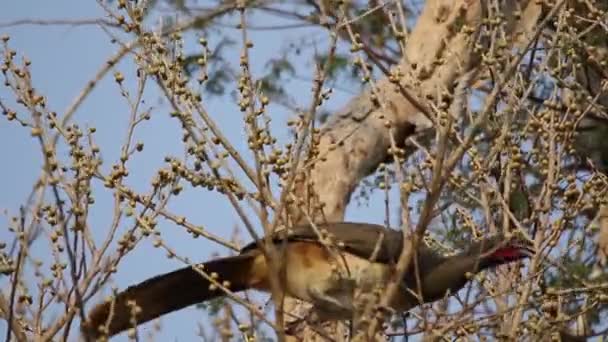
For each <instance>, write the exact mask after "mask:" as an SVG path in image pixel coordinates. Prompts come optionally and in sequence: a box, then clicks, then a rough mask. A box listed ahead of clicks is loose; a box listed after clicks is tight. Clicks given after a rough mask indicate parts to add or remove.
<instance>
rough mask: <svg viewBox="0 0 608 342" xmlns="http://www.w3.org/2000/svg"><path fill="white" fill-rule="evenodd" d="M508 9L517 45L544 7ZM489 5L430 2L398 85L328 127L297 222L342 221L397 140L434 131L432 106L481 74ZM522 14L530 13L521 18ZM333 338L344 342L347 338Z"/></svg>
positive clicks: (380, 84) (468, 0) (364, 99)
mask: <svg viewBox="0 0 608 342" xmlns="http://www.w3.org/2000/svg"><path fill="white" fill-rule="evenodd" d="M502 3H506V5H505V7H504V8H502V9H501V11H502V14H503V15H504V17H505V18H506V19H507V20H508V21H509V23H510V24H509V25H508V29H509V30H511V31H510V33H511V35H510V36H511V37H514V39H512V41H511V42H510V43H517V42H518V41H520V40H521V38H522V36H525V35H526V33H528V32H529V30H531V29H533V28H534V26H535V25H534V24H535V23H536V22H537V20H538V17H539V13H540V10H539V5H537V4H536V1H524V0H521V1H504V2H502ZM485 6H486V3H485V2H484V1H477V0H428V1H426V3H425V6H424V10H423V11H422V13H421V15H420V17H419V18H418V22H417V23H416V26H415V28H414V29H413V31H412V32H411V33H410V34H409V36H408V39H407V45H406V49H405V54H404V56H403V57H402V59H401V61H400V63H399V65H398V66H397V67H396V68H394V69H393V74H394V75H395V76H396V77H395V78H391V79H392V81H393V82H391V80H389V79H388V78H383V79H381V80H379V81H377V82H376V84H375V87H372V89H373V88H375V89H376V91H374V90H367V91H365V92H364V93H362V94H361V95H359V96H357V97H355V98H353V99H352V100H351V101H350V102H349V103H348V104H347V105H346V106H345V108H344V109H343V110H341V111H339V112H338V113H336V114H334V115H333V116H332V117H331V118H330V119H329V120H328V122H327V123H326V124H325V125H324V127H323V128H322V130H321V132H320V136H319V137H318V139H319V140H318V145H316V147H315V148H316V152H315V154H314V155H316V156H318V157H317V159H318V160H314V166H313V167H312V169H311V170H310V171H309V173H308V174H306V176H305V177H300V178H299V180H298V182H297V184H296V194H297V196H298V197H299V198H300V201H299V202H298V203H297V208H292V210H291V215H292V219H293V220H294V221H296V222H302V221H306V217H307V216H306V215H303V214H302V209H303V210H304V211H308V217H311V218H313V220H317V221H342V220H343V219H344V213H345V209H346V206H347V205H348V202H349V200H350V197H351V194H352V193H353V191H354V190H355V188H356V187H357V185H358V184H359V182H360V181H361V180H362V179H363V178H364V177H366V176H368V175H369V174H371V173H372V172H374V171H375V170H376V168H377V167H378V165H379V164H380V163H382V162H384V161H387V160H389V159H390V154H389V148H390V147H391V135H392V138H393V139H394V142H395V143H396V145H397V146H403V144H404V142H405V140H406V139H407V138H408V137H410V136H411V135H412V134H413V133H415V132H418V131H421V130H425V129H428V128H432V127H433V123H432V122H433V121H434V119H431V116H432V115H434V114H433V113H432V111H431V110H430V106H429V105H427V103H429V102H428V101H433V102H435V103H438V102H440V101H441V97H442V96H443V95H444V94H446V93H447V94H451V93H452V92H453V89H454V86H455V85H456V84H457V82H458V81H459V80H460V79H461V78H462V77H463V76H464V75H470V74H471V73H475V72H476V71H477V69H476V68H477V67H478V65H479V64H480V63H479V62H480V53H482V52H483V51H482V49H475V48H474V45H475V44H476V43H482V44H483V42H480V41H478V32H479V31H480V29H481V22H482V19H483V18H484V17H485V16H486V13H487V12H488V11H487V8H485ZM519 9H521V14H522V15H516V12H518V10H519ZM524 40H525V38H524ZM395 79H396V80H398V81H397V82H395V81H394V80H395ZM397 83H398V84H399V86H397V85H396V84H397ZM374 97H375V98H377V99H378V101H377V102H376V103H379V105H376V104H375V102H374ZM307 172H308V171H307ZM311 203H312V205H311ZM320 208H322V210H318V209H320ZM294 209H296V210H294ZM292 308H293V303H287V309H288V310H290V311H292ZM299 309H301V308H299ZM297 311H300V312H301V310H297ZM333 328H335V327H333ZM313 335H314V334H313V333H312V330H310V329H306V331H305V332H304V333H303V334H302V335H301V336H299V338H301V339H302V340H305V341H313V340H314V339H313ZM332 336H334V337H335V338H336V340H340V338H338V336H339V335H333V334H332ZM321 340H322V338H321Z"/></svg>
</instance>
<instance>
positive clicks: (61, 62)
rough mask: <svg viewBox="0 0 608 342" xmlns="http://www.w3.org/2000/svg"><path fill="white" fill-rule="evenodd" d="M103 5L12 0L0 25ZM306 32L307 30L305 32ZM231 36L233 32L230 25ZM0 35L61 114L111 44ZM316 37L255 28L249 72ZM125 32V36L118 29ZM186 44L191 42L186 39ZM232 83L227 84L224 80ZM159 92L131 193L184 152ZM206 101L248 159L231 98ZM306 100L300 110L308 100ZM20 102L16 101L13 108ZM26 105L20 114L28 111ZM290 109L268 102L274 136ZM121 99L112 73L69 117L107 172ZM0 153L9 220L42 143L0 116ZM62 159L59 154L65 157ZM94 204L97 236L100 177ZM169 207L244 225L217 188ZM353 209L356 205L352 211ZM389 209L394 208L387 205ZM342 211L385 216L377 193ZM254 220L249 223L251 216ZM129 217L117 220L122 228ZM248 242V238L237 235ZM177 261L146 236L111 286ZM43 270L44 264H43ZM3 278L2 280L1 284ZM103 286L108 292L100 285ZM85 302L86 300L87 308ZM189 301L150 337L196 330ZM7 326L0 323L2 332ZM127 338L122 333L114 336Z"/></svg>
mask: <svg viewBox="0 0 608 342" xmlns="http://www.w3.org/2000/svg"><path fill="white" fill-rule="evenodd" d="M103 15H104V12H103V11H102V9H101V8H100V7H99V6H98V5H97V3H96V2H95V1H82V0H54V1H40V0H38V1H36V0H19V1H9V2H7V3H6V4H4V5H3V10H2V11H0V23H6V22H9V21H14V20H18V19H86V18H100V17H103ZM256 19H258V20H260V23H262V24H264V25H272V24H275V23H278V19H276V18H272V17H263V18H261V17H257V18H256ZM307 30H308V31H307ZM234 32H235V34H236V33H238V32H237V31H234ZM3 33H7V34H9V35H10V37H11V41H10V46H11V48H13V49H14V50H16V51H17V52H18V53H19V55H20V56H21V55H22V54H23V55H25V56H27V57H28V58H29V59H30V60H31V61H32V74H33V81H34V86H35V88H36V89H38V90H39V91H40V92H41V93H42V94H44V95H45V96H46V97H47V103H48V107H49V108H51V109H52V110H54V111H56V112H57V113H58V115H62V113H63V112H64V111H65V109H66V108H67V107H68V106H69V105H70V103H71V102H72V101H73V99H74V98H75V97H76V96H77V95H78V93H79V92H80V91H81V90H82V88H83V86H84V85H85V84H86V82H87V81H88V80H90V79H91V78H92V77H93V75H94V74H95V73H96V72H97V70H99V69H100V68H101V66H102V65H103V63H104V62H105V61H106V60H107V59H108V57H109V56H111V55H112V54H113V53H115V52H116V51H117V49H118V47H117V46H116V45H113V44H111V43H110V37H109V36H108V35H107V34H106V33H105V32H104V31H103V30H102V29H101V28H100V27H98V26H94V25H91V26H74V27H72V26H36V25H22V26H14V27H0V34H3ZM301 36H308V38H311V37H313V38H314V37H317V36H318V37H319V40H318V42H319V44H318V48H319V49H323V48H324V47H326V46H327V40H326V39H323V34H322V33H320V32H319V31H312V30H311V29H300V30H296V31H285V32H281V31H279V32H275V31H253V32H250V38H251V40H252V41H254V42H255V47H254V48H253V49H251V57H252V66H253V72H254V76H258V77H259V76H260V75H262V73H263V71H264V66H265V65H266V62H267V61H268V60H269V59H271V58H273V57H275V56H277V54H278V53H280V51H281V49H283V48H284V47H285V46H286V44H287V42H288V41H290V40H294V39H296V38H297V37H301ZM235 37H237V36H235ZM124 38H126V39H127V38H128V37H127V36H124ZM215 38H216V37H213V36H208V37H207V39H208V40H209V42H210V46H211V48H213V47H214V44H217V39H215ZM191 40H192V41H190V42H187V46H193V44H194V38H193V37H191ZM239 53H240V48H239V47H238V46H235V47H233V48H231V50H230V53H228V54H227V56H228V58H229V59H230V60H231V62H232V63H237V61H238V57H239ZM296 62H297V63H298V67H299V68H300V69H301V70H302V71H303V72H302V75H303V76H306V77H308V78H312V63H311V60H310V58H309V56H308V57H307V56H304V57H301V58H300V60H298V61H296ZM116 70H118V71H120V72H122V73H123V74H125V77H126V81H125V85H126V87H127V88H128V89H130V90H131V91H134V90H135V77H134V76H133V73H134V71H135V68H134V64H133V63H132V60H131V58H130V57H129V58H126V59H124V60H123V61H122V62H121V63H120V64H119V65H118V66H117V67H116ZM288 86H289V88H288V89H289V90H290V92H291V94H297V95H293V96H294V97H295V98H296V99H297V100H298V104H299V105H301V106H303V107H304V106H306V107H307V106H308V103H309V102H310V96H311V95H310V89H311V83H309V82H306V81H294V82H291V83H290V84H289V85H288ZM231 87H232V89H230V90H233V89H234V86H233V85H231ZM334 94H335V95H334V96H333V98H332V100H331V101H330V102H329V104H328V106H329V107H328V108H338V107H340V106H341V105H343V104H344V103H345V102H346V101H347V100H348V98H350V96H351V95H350V94H348V93H344V92H340V91H334ZM0 98H1V99H2V101H6V102H7V103H9V104H12V100H11V99H12V98H13V97H12V95H11V94H9V93H8V91H7V89H6V88H4V87H2V88H0ZM159 99H161V96H160V94H159V92H158V89H157V88H156V86H155V84H154V83H153V82H150V83H149V84H148V87H147V89H146V95H145V97H144V101H145V102H146V104H147V105H149V106H153V108H154V109H153V112H152V120H150V121H148V122H145V123H144V124H143V125H141V126H140V127H139V128H138V129H137V130H136V132H135V139H134V140H135V141H143V142H144V143H145V149H144V151H143V152H142V153H139V154H137V155H136V156H134V158H133V159H132V160H131V162H130V164H129V165H130V167H129V170H130V175H129V177H128V179H127V181H126V183H127V184H129V185H130V186H132V187H133V188H134V189H136V190H138V191H142V192H145V191H147V190H148V189H149V184H150V180H151V178H152V175H153V174H154V171H155V170H156V169H158V167H160V166H161V165H163V159H164V157H165V156H166V155H174V156H178V157H181V156H183V155H184V150H183V145H182V144H181V140H180V139H181V130H180V126H179V125H178V123H177V122H176V121H174V120H172V119H171V118H169V116H168V115H167V113H168V109H167V107H166V105H165V104H164V103H162V102H159ZM204 103H205V105H206V108H207V109H208V111H209V112H210V113H211V115H212V116H213V118H214V119H215V120H217V122H218V124H219V125H220V126H221V127H222V129H223V130H224V133H225V134H226V135H227V136H228V137H229V139H230V140H231V141H232V142H233V144H235V145H236V147H237V148H238V149H239V151H241V152H243V153H244V154H245V155H246V156H247V158H248V160H251V159H250V158H249V154H248V152H247V150H246V142H245V140H244V139H241V135H242V134H243V132H244V129H243V122H242V120H241V113H240V112H239V110H238V108H237V107H236V105H235V104H234V101H233V100H232V99H230V98H229V97H228V96H225V97H222V98H217V97H216V98H211V97H205V102H204ZM306 107H304V108H306ZM14 108H17V107H14ZM26 114H27V113H22V115H26ZM289 115H290V113H289V112H288V111H286V110H285V109H283V108H282V107H279V106H273V107H271V116H272V119H273V125H274V127H275V132H276V133H277V135H278V136H279V137H280V138H282V139H283V141H284V142H285V141H287V140H286V139H287V138H288V136H287V134H286V132H287V130H286V129H285V127H286V126H285V125H284V123H285V121H286V119H287V118H289ZM128 117H129V112H128V106H127V105H126V102H125V100H124V98H122V97H121V96H120V91H119V89H118V87H117V86H116V84H115V82H114V80H113V77H112V76H111V74H109V75H108V77H106V78H105V79H103V80H102V81H101V82H100V83H99V84H98V86H97V87H96V88H95V90H94V91H93V93H92V94H91V95H90V96H89V97H88V98H87V99H86V101H85V102H84V104H83V105H82V106H81V107H80V108H79V110H78V112H77V113H76V115H75V118H74V121H75V122H77V123H78V124H79V125H80V126H81V127H92V126H94V127H96V128H97V133H96V135H95V139H96V142H97V144H98V145H99V146H100V147H101V151H102V156H103V159H104V161H105V163H104V170H108V168H109V165H111V164H113V163H114V162H116V161H117V160H118V156H119V153H120V146H121V144H122V143H123V141H124V138H125V136H126V124H127V122H128ZM0 158H1V160H4V161H9V162H8V163H7V164H5V165H3V166H2V167H1V168H0V189H1V190H0V225H1V226H6V223H7V218H8V217H9V216H10V215H14V214H15V213H17V212H18V208H19V205H20V204H22V203H23V202H24V201H25V199H26V197H27V196H28V194H29V193H30V190H31V188H32V185H33V182H34V181H35V180H36V179H37V177H38V176H39V175H40V164H41V158H40V150H39V147H38V145H37V142H36V141H35V140H34V139H33V138H31V137H30V132H29V129H26V128H23V127H21V126H19V125H18V124H15V123H14V122H8V121H7V120H5V119H4V118H0ZM63 158H66V155H64V156H63ZM95 190H97V191H96V193H95V197H96V204H95V205H94V206H93V209H92V212H91V215H90V218H89V224H90V226H91V227H92V229H93V230H95V231H97V232H98V233H99V234H100V235H102V234H104V233H105V230H106V229H107V228H108V227H109V224H110V220H111V218H112V195H111V193H110V192H108V191H107V190H105V189H103V187H101V186H100V185H99V184H97V185H96V186H95ZM393 203H395V205H397V204H398V201H394V202H393ZM169 209H170V210H171V211H172V212H174V213H175V214H178V215H183V216H185V217H187V219H188V221H190V222H193V223H195V224H197V225H201V226H204V227H205V228H206V229H209V230H210V231H212V232H213V233H215V234H217V235H220V236H223V237H227V238H229V237H230V236H231V235H232V234H233V229H234V228H235V227H241V228H242V226H241V225H240V221H239V220H238V218H237V216H236V215H235V212H234V211H233V209H232V208H231V207H230V205H229V203H228V201H227V200H226V199H225V198H224V197H222V196H220V195H219V194H217V193H210V192H207V191H204V190H201V189H200V188H199V189H194V190H193V189H187V190H186V191H184V193H183V194H181V195H180V196H179V197H177V198H176V199H174V200H173V201H172V202H171V203H170V204H169ZM353 209H356V210H353ZM391 210H392V211H393V212H396V210H395V208H391ZM6 213H8V214H9V216H7V215H6ZM347 218H348V219H350V220H355V221H366V222H376V223H382V222H383V220H384V203H383V195H382V194H381V193H378V192H376V193H375V194H374V196H373V197H372V199H371V201H370V204H369V206H363V207H355V205H351V208H350V210H349V211H348V213H347ZM254 222H255V221H254ZM129 223H130V221H128V220H126V221H125V223H124V224H123V225H122V226H124V227H125V228H128V227H129ZM159 225H160V227H161V228H160V230H161V231H162V234H163V237H164V239H165V241H167V242H168V244H169V245H170V246H171V247H173V248H175V249H177V250H179V252H180V254H181V255H182V256H187V257H189V258H190V259H191V260H192V261H200V260H204V259H206V258H208V257H209V256H210V255H211V254H212V253H216V252H217V253H225V252H226V250H224V249H222V248H221V247H219V246H217V245H213V244H211V243H208V242H206V241H203V240H202V239H197V240H193V239H191V238H190V237H189V235H188V234H186V233H185V232H184V231H183V229H181V228H179V227H176V226H175V225H173V224H172V223H170V222H167V221H162V220H160V221H159ZM9 238H10V236H9V235H8V234H7V232H6V230H4V229H3V230H1V231H0V240H2V241H7V240H8V239H9ZM243 239H244V240H245V242H247V241H249V238H248V237H247V236H246V235H243ZM48 252H49V249H48V245H47V244H46V242H42V243H37V244H36V245H35V248H34V254H36V255H37V256H38V257H40V258H42V259H43V260H44V259H45V256H46V259H47V260H48ZM181 266H182V264H181V263H179V262H178V261H175V260H169V259H167V258H166V257H165V255H164V253H163V252H162V251H161V250H158V249H155V248H153V247H152V246H151V243H150V242H144V243H143V244H142V245H140V246H139V248H138V249H136V250H135V251H134V252H133V253H131V254H130V255H129V256H128V257H127V258H125V260H124V262H123V263H122V264H121V267H120V269H119V271H118V273H117V274H116V276H115V277H114V284H115V285H116V286H117V287H118V288H124V287H126V286H128V285H129V284H132V283H136V282H139V281H142V280H144V279H146V278H148V277H150V276H153V275H156V274H159V273H163V272H167V271H170V270H172V269H175V268H176V267H181ZM47 269H48V268H47ZM0 284H2V283H1V282H0ZM106 293H107V292H106ZM89 307H90V306H89ZM193 310H194V309H186V310H182V311H180V312H178V313H174V314H171V315H168V316H166V317H165V318H163V319H162V322H163V332H162V334H161V335H159V336H158V338H157V340H174V339H175V340H180V341H187V340H191V339H193V338H194V337H195V333H196V324H197V320H198V321H200V318H202V317H201V316H194V315H193V313H195V311H193ZM4 329H6V326H5V325H3V324H0V336H4V333H3V332H2V331H3V330H4ZM116 340H117V341H122V340H126V338H125V337H121V338H118V339H116Z"/></svg>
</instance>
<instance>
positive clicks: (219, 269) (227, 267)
mask: <svg viewBox="0 0 608 342" xmlns="http://www.w3.org/2000/svg"><path fill="white" fill-rule="evenodd" d="M254 261H255V256H254V255H238V256H232V257H226V258H220V259H215V260H211V261H209V262H206V263H203V264H200V265H198V267H196V269H195V267H185V268H182V269H179V270H176V271H173V272H170V273H166V274H162V275H159V276H156V277H154V278H150V279H148V280H146V281H144V282H142V283H140V284H137V285H134V286H131V287H129V288H127V289H126V290H125V291H123V292H121V293H119V294H118V295H117V296H116V297H115V298H113V299H110V300H109V301H105V302H103V303H101V304H98V305H97V306H96V307H94V308H93V310H91V312H90V314H89V316H88V319H87V321H86V322H85V323H84V324H83V325H82V331H83V333H84V334H85V335H86V336H89V337H98V336H100V335H106V336H112V335H115V334H118V333H120V332H122V331H124V330H126V329H129V328H131V327H134V326H136V325H139V324H142V323H145V322H147V321H149V320H152V319H154V318H157V317H159V316H161V315H164V314H167V313H169V312H172V311H176V310H179V309H182V308H185V307H187V306H190V305H193V304H197V303H200V302H203V301H205V300H209V299H212V298H215V297H219V296H222V295H224V294H225V292H224V291H223V290H221V289H220V288H218V287H217V286H212V283H211V282H210V281H209V280H208V278H207V277H205V276H203V274H202V273H201V271H200V270H203V271H204V272H205V274H207V275H208V276H210V275H212V276H213V277H214V279H216V280H217V281H218V282H219V283H220V284H221V283H222V282H226V281H228V282H229V284H230V285H229V289H230V290H231V291H233V292H238V291H243V290H246V289H248V288H250V287H251V285H252V284H251V279H252V278H251V276H250V274H251V272H253V271H254V270H253V266H254V265H253V264H254ZM200 266H202V268H201V267H200ZM215 277H217V278H215Z"/></svg>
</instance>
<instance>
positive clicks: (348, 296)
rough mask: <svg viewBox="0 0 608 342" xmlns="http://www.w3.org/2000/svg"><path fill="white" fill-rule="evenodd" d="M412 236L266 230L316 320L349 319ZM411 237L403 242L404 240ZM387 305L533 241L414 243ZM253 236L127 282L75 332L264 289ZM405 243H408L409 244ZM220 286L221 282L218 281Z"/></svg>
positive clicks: (343, 227) (341, 226) (436, 291)
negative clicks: (452, 245)
mask: <svg viewBox="0 0 608 342" xmlns="http://www.w3.org/2000/svg"><path fill="white" fill-rule="evenodd" d="M404 239H405V242H406V244H405V245H406V246H411V240H412V239H410V238H404V234H403V232H402V231H399V230H394V229H388V228H386V227H384V226H380V225H375V224H368V223H356V222H333V223H324V224H315V225H312V224H303V225H297V226H294V227H291V228H289V229H283V230H281V231H279V232H277V233H274V234H273V235H272V239H270V240H271V241H272V244H273V245H274V246H275V247H276V251H277V252H278V253H279V254H278V255H280V256H281V258H279V259H280V261H281V262H282V265H283V267H284V268H283V270H284V271H283V273H281V274H282V275H283V276H282V278H281V286H282V288H283V289H284V291H285V294H286V295H288V296H290V297H293V298H297V299H300V300H302V301H306V302H309V303H311V304H312V306H313V311H314V312H315V314H316V317H317V318H318V319H320V320H322V321H328V320H348V319H352V315H353V312H354V309H355V300H354V296H355V293H356V292H355V290H356V289H358V288H366V289H370V288H374V287H381V286H382V285H385V284H387V283H388V282H389V280H390V279H392V278H394V276H395V273H396V266H397V265H396V264H397V262H398V260H399V257H400V255H401V253H402V252H403V251H404V250H405V248H404ZM408 243H409V244H408ZM418 245H419V246H417V249H416V251H415V253H413V255H414V257H412V258H411V261H410V263H411V264H410V265H409V267H408V268H407V271H406V272H405V274H404V275H403V277H402V278H401V280H400V282H399V290H398V291H397V292H398V293H397V295H395V296H394V299H392V300H391V303H390V305H389V306H390V307H391V309H393V310H395V312H407V311H408V310H410V309H412V308H413V307H416V306H418V305H420V304H422V303H430V302H434V301H436V300H439V299H442V298H445V297H446V295H449V294H454V293H456V292H458V290H460V289H461V288H463V287H464V286H465V284H466V283H467V281H468V280H469V279H470V276H471V275H472V274H476V273H478V272H480V271H483V270H486V269H489V268H493V267H496V266H499V265H502V264H506V263H510V262H514V261H518V260H521V259H524V258H527V257H530V256H532V255H533V254H534V248H533V246H532V244H531V243H530V242H529V241H528V240H525V239H522V238H518V237H510V238H506V237H505V235H503V234H496V235H494V236H490V237H487V238H484V239H481V240H479V241H474V242H471V243H470V244H469V246H468V248H466V249H465V250H464V251H462V252H459V253H457V254H454V255H451V256H445V255H442V254H440V253H438V252H437V251H436V250H434V249H432V248H430V247H429V246H427V245H425V244H424V243H420V244H418ZM261 246H262V245H261V244H260V243H258V242H252V243H250V244H248V245H246V246H245V247H243V248H242V249H241V251H240V253H239V254H237V255H234V256H228V257H219V258H215V259H211V260H209V261H206V262H203V263H200V264H196V265H191V266H187V267H184V268H181V269H178V270H176V271H173V272H169V273H166V274H162V275H158V276H156V277H153V278H150V279H148V280H145V281H143V282H141V283H139V284H136V285H133V286H130V287H128V288H127V289H126V290H124V291H122V292H119V293H118V294H117V295H115V296H114V297H110V298H109V299H108V300H106V301H103V302H101V303H99V304H97V305H96V306H94V307H93V309H92V310H91V311H90V312H89V314H88V315H87V318H86V319H85V320H84V322H82V324H81V331H82V333H83V335H84V336H86V337H89V338H99V337H111V336H113V335H116V334H119V333H121V332H123V331H125V330H127V329H130V328H134V327H135V326H137V325H140V324H143V323H145V322H148V321H150V320H152V319H155V318H158V317H160V316H163V315H165V314H168V313H171V312H173V311H177V310H180V309H183V308H186V307H188V306H190V305H194V304H199V303H202V302H205V301H208V300H211V299H214V298H217V297H221V296H224V295H225V294H226V291H225V290H224V289H222V287H224V286H225V287H226V288H228V289H229V290H230V291H231V292H240V291H244V290H249V289H255V290H259V291H264V292H270V291H271V288H270V287H271V286H270V277H271V276H272V275H271V274H272V273H271V272H273V270H275V271H276V269H277V268H276V267H275V268H272V267H271V266H269V263H268V262H267V259H266V257H265V254H264V251H263V250H262V248H261ZM407 248H409V247H407ZM220 285H223V286H220Z"/></svg>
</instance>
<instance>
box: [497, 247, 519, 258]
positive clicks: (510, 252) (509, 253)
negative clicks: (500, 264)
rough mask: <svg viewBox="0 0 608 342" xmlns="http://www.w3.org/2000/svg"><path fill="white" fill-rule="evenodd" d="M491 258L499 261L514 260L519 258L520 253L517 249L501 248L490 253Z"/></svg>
mask: <svg viewBox="0 0 608 342" xmlns="http://www.w3.org/2000/svg"><path fill="white" fill-rule="evenodd" d="M492 257H495V258H501V259H515V258H519V257H521V252H520V251H519V248H515V247H503V248H499V249H497V250H496V251H495V252H494V253H492Z"/></svg>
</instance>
